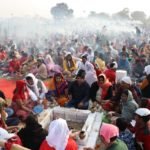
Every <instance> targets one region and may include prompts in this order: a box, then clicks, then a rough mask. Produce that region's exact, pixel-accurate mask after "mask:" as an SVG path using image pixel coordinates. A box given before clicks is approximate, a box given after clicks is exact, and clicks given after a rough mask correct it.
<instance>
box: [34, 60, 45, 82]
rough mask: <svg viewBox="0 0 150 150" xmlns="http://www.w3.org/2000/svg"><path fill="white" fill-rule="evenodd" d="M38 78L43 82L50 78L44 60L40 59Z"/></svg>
mask: <svg viewBox="0 0 150 150" xmlns="http://www.w3.org/2000/svg"><path fill="white" fill-rule="evenodd" d="M36 77H37V78H38V79H41V80H44V79H47V77H48V72H47V68H46V65H45V63H44V60H43V59H38V60H37V73H36Z"/></svg>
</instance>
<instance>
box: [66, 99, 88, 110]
mask: <svg viewBox="0 0 150 150" xmlns="http://www.w3.org/2000/svg"><path fill="white" fill-rule="evenodd" d="M80 102H81V100H79V99H78V100H77V99H72V100H71V101H69V102H68V103H67V104H66V105H65V107H68V108H72V107H74V108H77V109H88V106H89V101H86V102H83V106H82V107H80V108H79V107H78V104H79V103H80Z"/></svg>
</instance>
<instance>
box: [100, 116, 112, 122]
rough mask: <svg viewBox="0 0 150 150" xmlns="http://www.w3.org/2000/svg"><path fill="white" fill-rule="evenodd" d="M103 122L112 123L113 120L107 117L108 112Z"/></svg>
mask: <svg viewBox="0 0 150 150" xmlns="http://www.w3.org/2000/svg"><path fill="white" fill-rule="evenodd" d="M102 122H104V123H111V120H110V119H109V118H108V117H107V114H104V115H103V118H102Z"/></svg>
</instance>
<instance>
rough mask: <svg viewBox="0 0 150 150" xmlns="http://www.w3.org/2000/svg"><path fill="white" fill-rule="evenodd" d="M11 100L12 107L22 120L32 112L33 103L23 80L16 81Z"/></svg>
mask: <svg viewBox="0 0 150 150" xmlns="http://www.w3.org/2000/svg"><path fill="white" fill-rule="evenodd" d="M12 100H13V101H12V108H13V109H14V111H15V114H16V115H17V116H18V117H20V118H21V119H23V120H24V119H25V118H26V117H27V116H28V115H29V114H30V113H33V111H32V108H33V106H34V103H33V102H32V101H30V97H29V93H28V89H27V87H26V83H25V81H23V80H19V81H17V82H16V89H15V91H14V96H13V99H12Z"/></svg>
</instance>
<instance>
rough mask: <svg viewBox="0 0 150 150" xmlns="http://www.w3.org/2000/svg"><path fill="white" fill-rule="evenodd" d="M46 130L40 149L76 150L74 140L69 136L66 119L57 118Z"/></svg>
mask: <svg viewBox="0 0 150 150" xmlns="http://www.w3.org/2000/svg"><path fill="white" fill-rule="evenodd" d="M48 132H49V133H48V136H47V137H46V139H45V140H44V141H43V143H42V144H41V147H40V150H78V146H77V144H76V142H75V141H74V140H73V139H72V138H71V137H70V134H69V133H70V132H69V128H68V125H67V122H66V120H64V119H61V118H59V119H56V120H54V121H52V122H51V123H50V126H49V129H48Z"/></svg>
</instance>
